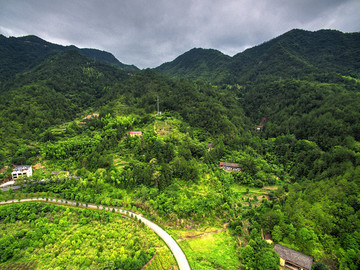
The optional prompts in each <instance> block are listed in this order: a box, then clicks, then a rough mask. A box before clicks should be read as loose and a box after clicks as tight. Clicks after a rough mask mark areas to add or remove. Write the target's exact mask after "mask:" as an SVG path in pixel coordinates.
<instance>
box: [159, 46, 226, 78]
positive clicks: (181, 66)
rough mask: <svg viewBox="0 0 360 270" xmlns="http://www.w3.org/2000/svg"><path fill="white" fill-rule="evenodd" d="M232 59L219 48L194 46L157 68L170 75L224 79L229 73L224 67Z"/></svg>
mask: <svg viewBox="0 0 360 270" xmlns="http://www.w3.org/2000/svg"><path fill="white" fill-rule="evenodd" d="M230 59H231V58H230V56H228V55H225V54H223V53H221V52H220V51H217V50H213V49H201V48H194V49H191V50H190V51H188V52H186V53H184V54H182V55H180V56H179V57H177V58H176V59H175V60H174V61H172V62H168V63H164V64H162V65H161V66H159V67H157V68H155V70H156V71H158V72H160V73H162V74H164V75H167V76H170V77H186V78H189V79H193V80H204V81H222V80H224V79H225V78H226V76H227V75H228V74H227V72H226V70H224V67H226V66H227V64H228V63H229V61H230Z"/></svg>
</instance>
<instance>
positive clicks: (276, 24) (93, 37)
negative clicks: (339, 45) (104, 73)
mask: <svg viewBox="0 0 360 270" xmlns="http://www.w3.org/2000/svg"><path fill="white" fill-rule="evenodd" d="M0 3H1V10H0V33H2V34H5V35H15V36H18V35H26V34H34V35H38V36H40V37H41V38H44V39H46V40H48V41H51V42H55V43H61V44H64V45H69V44H74V45H76V46H78V47H93V48H98V49H102V50H107V51H109V52H112V53H113V54H114V55H115V56H116V57H117V58H118V59H119V60H120V61H121V62H124V63H128V64H135V65H137V66H139V67H140V68H145V67H155V66H157V65H160V64H161V63H163V62H165V61H171V60H172V59H174V58H175V57H176V56H178V55H179V54H181V53H183V52H185V51H187V50H189V49H191V48H193V47H204V48H214V49H218V50H220V51H222V52H224V53H225V54H229V55H233V54H235V53H238V52H241V51H242V50H244V49H245V48H247V47H249V46H254V45H257V44H259V43H262V42H264V41H267V40H269V39H271V38H274V37H276V36H278V35H280V34H282V33H284V32H286V31H288V30H290V29H292V28H302V29H308V30H318V29H322V28H334V29H338V30H341V31H347V32H353V31H359V28H360V17H359V16H358V11H359V10H360V4H359V1H358V0H317V1H313V0H293V1H288V0H271V1H269V0H257V1H253V0H182V1H176V0H151V1H150V0H122V1H117V0H107V1H100V0H77V1H73V0H54V1H48V0H12V1H2V0H0Z"/></svg>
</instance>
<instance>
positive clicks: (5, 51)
mask: <svg viewBox="0 0 360 270" xmlns="http://www.w3.org/2000/svg"><path fill="white" fill-rule="evenodd" d="M66 50H78V51H79V52H80V53H81V54H83V55H85V56H87V57H88V58H90V59H93V60H96V61H99V62H102V63H106V64H110V65H113V66H116V67H119V68H121V69H123V70H125V71H129V72H133V71H136V70H138V68H137V67H135V66H133V65H125V64H123V63H121V62H120V61H119V60H117V59H116V58H115V57H114V56H113V55H112V54H111V53H108V52H104V51H100V50H96V49H79V48H76V47H75V46H61V45H57V44H53V43H50V42H47V41H45V40H43V39H41V38H39V37H37V36H24V37H19V38H16V37H9V38H7V37H5V36H3V35H0V82H1V81H4V80H7V79H9V78H11V77H12V76H14V75H15V74H18V73H22V72H24V71H28V70H30V69H31V68H33V67H35V66H36V65H38V64H40V63H41V62H42V61H44V60H45V59H46V58H48V57H49V56H53V55H56V54H58V53H59V52H62V51H66Z"/></svg>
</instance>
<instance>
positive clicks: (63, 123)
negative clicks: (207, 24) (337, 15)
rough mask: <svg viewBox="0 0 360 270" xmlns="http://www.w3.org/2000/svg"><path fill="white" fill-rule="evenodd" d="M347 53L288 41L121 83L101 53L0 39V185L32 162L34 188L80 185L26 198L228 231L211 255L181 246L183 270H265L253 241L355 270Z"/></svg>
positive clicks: (351, 84)
mask: <svg viewBox="0 0 360 270" xmlns="http://www.w3.org/2000/svg"><path fill="white" fill-rule="evenodd" d="M1 44H2V45H1ZM4 44H5V45H6V46H5V45H4ZM9 44H11V45H9ZM359 44H360V42H359V33H352V34H345V33H341V32H338V31H332V30H321V31H317V32H309V31H303V30H292V31H290V32H288V33H285V34H284V35H282V36H280V37H277V38H275V39H273V40H271V41H269V42H266V43H264V44H261V45H259V46H256V47H254V48H251V49H248V50H246V51H244V52H242V53H240V54H237V55H235V56H233V57H229V56H226V55H224V54H222V53H221V52H219V51H216V50H204V49H192V50H190V51H189V52H187V53H185V54H183V55H181V56H179V57H178V58H176V59H175V60H174V61H173V62H170V63H165V64H163V65H161V66H160V67H158V68H156V69H155V70H151V69H145V70H141V71H137V72H131V73H129V71H130V70H133V71H134V70H135V69H134V68H131V67H127V68H130V69H126V70H124V69H121V68H118V67H116V63H115V62H116V61H115V60H114V59H113V57H112V55H110V54H108V53H104V52H100V51H97V50H79V49H77V48H75V47H69V48H68V47H62V46H59V45H55V44H51V43H47V42H45V41H43V40H41V39H39V38H37V37H34V36H28V37H24V38H5V37H3V36H1V37H0V45H1V46H3V47H2V48H3V49H1V50H0V53H1V60H0V61H3V62H2V63H3V64H2V65H1V68H0V70H1V72H2V73H1V84H0V139H1V140H0V169H2V173H1V174H0V177H1V178H2V179H4V178H7V177H9V176H10V174H11V167H12V166H13V165H19V164H31V165H34V164H40V163H41V164H42V165H43V168H42V169H37V170H35V174H34V178H33V180H34V181H35V180H36V179H44V178H51V177H54V176H52V175H51V171H59V170H62V171H65V172H67V173H71V174H74V175H77V176H78V177H80V179H68V180H66V181H64V182H55V183H47V184H43V185H33V186H29V187H28V188H26V189H25V193H27V194H28V195H29V194H30V195H31V194H33V193H37V192H39V193H40V192H42V194H44V193H46V194H50V195H51V196H54V197H57V198H61V199H66V200H70V199H71V200H76V201H80V202H82V203H85V202H86V203H97V204H100V203H102V204H107V205H117V206H122V207H125V208H127V207H128V208H129V209H130V208H131V209H133V210H134V209H135V210H136V211H141V212H142V213H143V214H144V215H148V216H149V217H151V218H152V219H155V220H157V222H159V223H161V224H162V225H163V226H166V227H167V229H169V230H171V231H172V233H173V235H177V236H178V237H179V238H183V236H184V235H189V232H188V229H191V230H198V231H199V232H200V231H201V235H202V234H203V232H204V231H206V230H207V229H208V228H213V227H216V226H217V227H219V229H218V230H215V232H218V231H221V233H225V232H226V234H227V235H226V240H225V239H222V240H221V241H214V239H215V238H209V239H210V240H209V242H207V245H209V246H213V245H215V244H214V243H215V242H216V244H218V245H220V246H221V247H217V248H216V250H215V251H214V252H213V253H211V254H206V255H204V254H203V253H201V252H203V251H201V252H200V251H199V250H198V249H197V248H192V247H191V246H187V245H186V244H184V246H182V248H183V249H184V251H185V253H186V254H187V256H190V257H192V260H191V266H192V268H193V269H215V268H216V269H237V268H240V267H241V264H242V266H244V267H247V268H248V269H278V261H279V258H278V256H277V255H276V254H275V253H274V252H273V250H272V248H271V246H269V245H268V244H267V243H266V242H264V241H263V240H262V239H261V237H260V235H261V234H260V232H261V231H263V232H264V233H271V234H272V236H273V239H274V241H275V242H276V243H280V244H282V245H285V246H287V247H290V248H293V249H295V250H298V251H300V252H303V253H305V254H307V255H310V256H312V257H313V258H314V259H315V261H317V263H318V264H317V266H316V269H327V267H328V268H330V269H359V267H360V260H359V258H360V256H359V254H360V195H359V194H360V136H359V134H360V120H359V119H360V113H359V112H360V107H359V106H360V105H359V104H360V91H359V90H360V80H359V79H360V75H359V74H360V73H359V72H360V66H359V63H360V59H359V57H360V54H359V50H360V45H359ZM84 54H85V55H86V56H85V55H84ZM99 54H100V55H99ZM89 57H90V58H92V59H96V60H99V57H100V59H101V61H94V60H92V59H89ZM159 72H160V73H159ZM161 73H162V74H161ZM180 77H185V78H180ZM157 102H159V103H158V105H159V110H160V111H161V114H160V113H159V114H157ZM93 113H99V114H96V115H98V117H97V116H96V117H92V116H91V115H92V114H93ZM87 115H90V117H88V118H85V119H84V117H85V116H87ZM259 125H261V127H258V126H259ZM257 128H258V129H257ZM132 130H136V131H141V132H142V133H141V134H142V136H141V137H137V136H134V137H132V136H127V132H129V131H132ZM220 162H230V163H231V162H232V163H235V162H236V163H237V164H238V166H239V168H240V169H241V170H240V171H232V172H225V171H223V170H221V169H219V163H220ZM16 194H17V193H16ZM28 195H24V194H22V195H19V198H20V197H21V196H28ZM14 196H15V195H14V192H13V191H10V192H4V193H2V192H0V198H3V199H9V198H14ZM47 196H48V195H47ZM135 210H134V211H135ZM0 222H2V221H0ZM224 224H228V229H226V226H225V227H223V225H224ZM213 232H214V231H213ZM204 235H206V233H205V234H204ZM184 239H185V238H183V240H184ZM186 239H187V237H186ZM186 239H185V240H184V241H182V243H184V242H185V243H186V241H187V240H186ZM207 245H204V246H207ZM244 245H245V247H244ZM8 248H9V247H8V246H4V245H3V246H0V249H1V252H3V249H4V250H6V249H8ZM99 250H100V247H99ZM219 250H225V254H223V252H219ZM228 251H231V252H232V254H231V255H230V256H228V254H227V252H228ZM99 252H100V251H99ZM4 254H5V253H4ZM6 254H10V255H11V254H16V251H14V250H12V251H11V252H7V253H6ZM10 255H9V256H10ZM130 255H131V254H130ZM132 255H133V259H134V260H136V256H135V255H134V254H132ZM225 255H226V256H225ZM11 256H13V255H11ZM222 256H224V257H222ZM115 257H116V256H115ZM225 257H226V258H225ZM229 258H232V259H233V260H229ZM5 259H6V260H7V257H6V258H5ZM5 259H4V260H5ZM239 259H240V260H241V263H240V261H239ZM109 260H110V261H111V260H114V261H113V262H112V263H114V262H115V259H109ZM110 261H109V262H106V263H110ZM104 265H105V264H104ZM0 266H1V265H0ZM104 267H105V266H104Z"/></svg>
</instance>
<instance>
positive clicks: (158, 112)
mask: <svg viewBox="0 0 360 270" xmlns="http://www.w3.org/2000/svg"><path fill="white" fill-rule="evenodd" d="M160 114H161V112H160V106H159V96H157V115H160Z"/></svg>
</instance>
